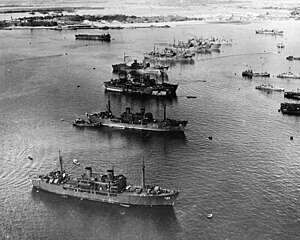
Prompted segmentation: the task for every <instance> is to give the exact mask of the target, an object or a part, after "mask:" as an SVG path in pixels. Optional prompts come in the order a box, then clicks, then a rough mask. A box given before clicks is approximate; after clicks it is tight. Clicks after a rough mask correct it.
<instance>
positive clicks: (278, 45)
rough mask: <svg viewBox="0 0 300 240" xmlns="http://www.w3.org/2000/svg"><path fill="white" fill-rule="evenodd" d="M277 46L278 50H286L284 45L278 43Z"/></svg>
mask: <svg viewBox="0 0 300 240" xmlns="http://www.w3.org/2000/svg"><path fill="white" fill-rule="evenodd" d="M276 46H277V48H284V47H285V46H284V44H283V43H277V45H276Z"/></svg>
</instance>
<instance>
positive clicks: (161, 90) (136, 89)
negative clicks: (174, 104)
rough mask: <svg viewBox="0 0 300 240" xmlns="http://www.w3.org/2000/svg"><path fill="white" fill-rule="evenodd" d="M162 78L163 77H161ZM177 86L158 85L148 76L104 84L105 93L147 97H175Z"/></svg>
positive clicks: (116, 80)
mask: <svg viewBox="0 0 300 240" xmlns="http://www.w3.org/2000/svg"><path fill="white" fill-rule="evenodd" d="M162 76H163V75H162ZM177 87H178V84H171V83H165V82H164V81H163V80H162V83H158V82H157V81H156V80H155V79H154V78H150V76H148V75H136V76H135V77H132V78H127V77H119V78H117V79H111V80H110V81H107V82H104V88H105V90H107V91H113V92H121V93H130V94H138V95H148V96H175V95H176V90H177Z"/></svg>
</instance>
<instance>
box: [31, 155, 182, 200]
mask: <svg viewBox="0 0 300 240" xmlns="http://www.w3.org/2000/svg"><path fill="white" fill-rule="evenodd" d="M59 162H60V170H59V171H53V172H50V173H48V174H44V175H38V176H34V177H32V178H30V180H31V182H32V185H33V187H35V188H37V189H41V190H44V191H47V192H51V193H55V194H59V195H63V196H70V197H76V198H80V199H87V200H92V201H99V202H107V203H114V204H121V205H123V204H124V205H128V206H130V205H140V206H173V205H174V204H175V200H176V198H177V197H178V194H179V191H178V190H169V189H164V188H161V187H160V186H150V185H146V184H145V165H144V162H143V167H142V186H134V185H128V184H127V181H126V177H125V176H124V175H115V174H114V169H109V170H107V173H106V174H100V173H95V172H93V171H92V168H91V167H86V168H85V169H86V170H87V173H84V174H83V175H82V176H81V177H78V178H71V176H70V175H69V174H68V173H66V172H65V170H63V162H62V157H61V155H60V154H59Z"/></svg>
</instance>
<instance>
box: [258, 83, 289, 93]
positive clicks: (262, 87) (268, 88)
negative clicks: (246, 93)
mask: <svg viewBox="0 0 300 240" xmlns="http://www.w3.org/2000/svg"><path fill="white" fill-rule="evenodd" d="M255 89H258V90H265V91H278V92H281V91H284V88H277V87H274V86H273V85H271V84H270V83H268V84H262V85H259V86H256V87H255Z"/></svg>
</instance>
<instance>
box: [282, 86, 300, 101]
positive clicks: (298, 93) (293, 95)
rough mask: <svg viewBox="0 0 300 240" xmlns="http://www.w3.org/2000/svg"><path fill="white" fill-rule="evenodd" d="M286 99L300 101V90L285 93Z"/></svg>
mask: <svg viewBox="0 0 300 240" xmlns="http://www.w3.org/2000/svg"><path fill="white" fill-rule="evenodd" d="M284 97H285V98H292V99H296V100H300V89H299V88H297V89H296V90H292V91H287V92H284Z"/></svg>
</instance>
